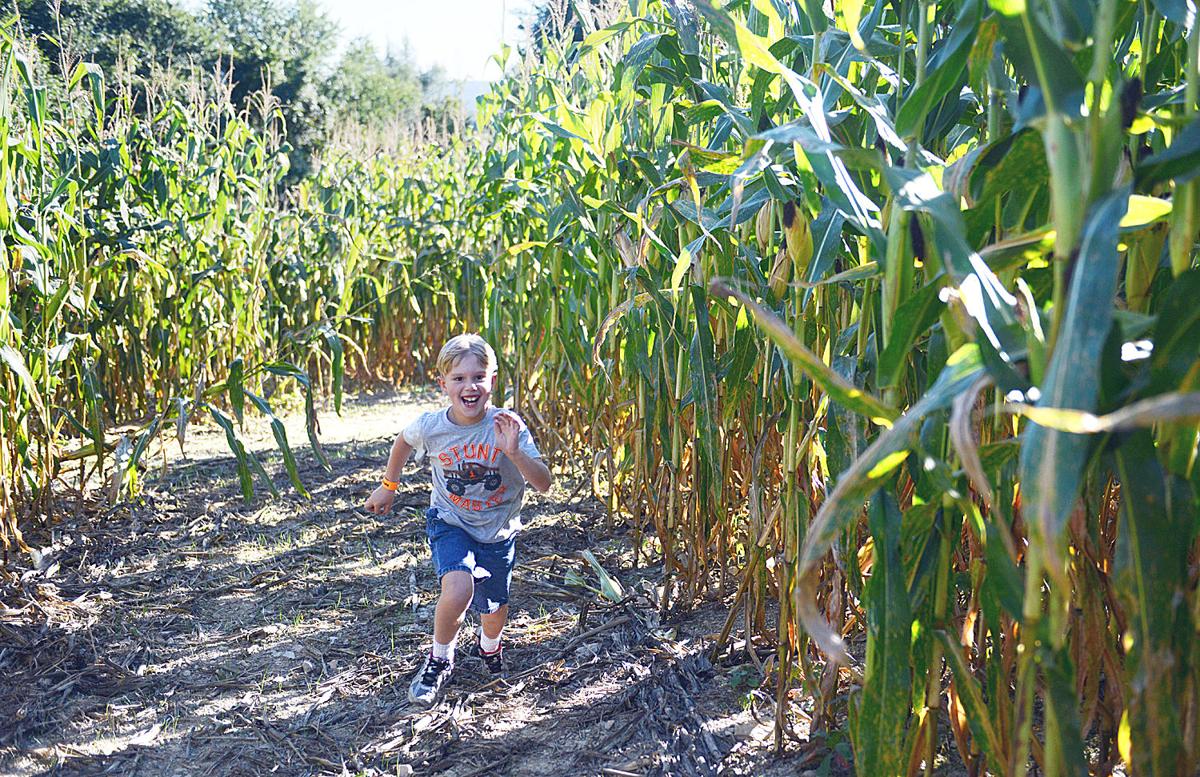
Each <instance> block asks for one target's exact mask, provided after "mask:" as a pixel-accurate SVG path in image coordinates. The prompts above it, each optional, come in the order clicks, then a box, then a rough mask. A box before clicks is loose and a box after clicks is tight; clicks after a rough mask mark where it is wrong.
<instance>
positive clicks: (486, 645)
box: [479, 626, 504, 653]
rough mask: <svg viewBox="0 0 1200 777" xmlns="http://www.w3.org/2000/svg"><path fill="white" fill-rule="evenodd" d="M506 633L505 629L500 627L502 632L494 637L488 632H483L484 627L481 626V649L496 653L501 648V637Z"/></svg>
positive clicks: (485, 651)
mask: <svg viewBox="0 0 1200 777" xmlns="http://www.w3.org/2000/svg"><path fill="white" fill-rule="evenodd" d="M503 634H504V629H500V633H499V634H497V635H496V638H495V639H492V638H491V637H489V636H488V635H487V634H484V633H483V627H482V626H481V627H480V628H479V649H480V650H482V651H483V652H484V653H495V652H496V651H497V650H499V649H500V637H501V636H502V635H503Z"/></svg>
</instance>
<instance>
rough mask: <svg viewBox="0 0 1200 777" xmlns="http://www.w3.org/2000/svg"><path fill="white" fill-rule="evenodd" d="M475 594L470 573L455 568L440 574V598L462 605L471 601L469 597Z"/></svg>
mask: <svg viewBox="0 0 1200 777" xmlns="http://www.w3.org/2000/svg"><path fill="white" fill-rule="evenodd" d="M474 595H475V582H474V580H472V579H471V573H470V572H465V571H463V570H461V569H456V570H454V571H452V572H447V573H446V574H444V575H442V598H443V599H446V600H448V601H451V602H454V603H460V604H462V605H463V606H464V607H465V606H466V605H468V604H470V603H471V597H473V596H474Z"/></svg>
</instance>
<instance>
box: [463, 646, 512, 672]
mask: <svg viewBox="0 0 1200 777" xmlns="http://www.w3.org/2000/svg"><path fill="white" fill-rule="evenodd" d="M472 655H474V656H475V657H476V658H478V659H479V660H481V661H483V665H484V666H486V667H487V670H488V672H490V673H491V675H492V677H505V676H507V675H508V672H506V671H505V670H504V648H500V649H498V650H497V651H496V652H495V653H484V652H483V648H481V647H480V646H479V643H478V642H476V643H475V650H474V651H473V652H472Z"/></svg>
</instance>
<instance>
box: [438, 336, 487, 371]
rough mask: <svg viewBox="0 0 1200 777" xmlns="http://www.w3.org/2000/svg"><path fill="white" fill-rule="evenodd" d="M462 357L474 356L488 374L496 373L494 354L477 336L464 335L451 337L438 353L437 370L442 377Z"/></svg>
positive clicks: (484, 341) (485, 341) (485, 342)
mask: <svg viewBox="0 0 1200 777" xmlns="http://www.w3.org/2000/svg"><path fill="white" fill-rule="evenodd" d="M464 356H474V357H475V358H477V359H479V361H480V362H481V363H482V364H483V365H484V369H485V370H486V371H487V372H488V373H489V374H491V373H493V372H495V371H496V352H495V351H494V350H492V346H490V345H489V344H488V341H487V340H484V339H483V338H482V337H480V336H479V335H477V334H465V335H457V336H455V337H451V338H450V339H449V340H447V341H446V344H445V345H443V346H442V350H441V352H439V353H438V358H437V368H438V372H440V373H441V374H442V375H445V374H446V373H448V372H450V370H452V369H454V367H455V365H457V364H458V362H459V361H460V360H461V359H462V358H463V357H464Z"/></svg>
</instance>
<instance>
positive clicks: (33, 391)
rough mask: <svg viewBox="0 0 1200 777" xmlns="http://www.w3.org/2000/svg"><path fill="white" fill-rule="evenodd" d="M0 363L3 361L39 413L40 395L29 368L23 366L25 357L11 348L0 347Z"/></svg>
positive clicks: (40, 406)
mask: <svg viewBox="0 0 1200 777" xmlns="http://www.w3.org/2000/svg"><path fill="white" fill-rule="evenodd" d="M0 361H3V362H4V364H5V365H6V366H7V367H8V369H10V370H11V371H12V373H13V374H14V375H16V376H17V381H18V382H20V384H21V387H22V388H24V389H25V393H26V394H27V395H28V396H29V401H30V402H31V403H32V404H33V406H34V407H36V408H37V409H38V410H39V411H40V410H41V409H42V408H43V404H42V395H41V393H40V392H39V391H38V388H37V383H36V382H35V381H34V380H33V375H32V374H30V372H29V367H28V366H26V364H25V357H24V356H22V355H21V352H20V351H18V350H16V349H15V348H13V347H11V346H8V345H0Z"/></svg>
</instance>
